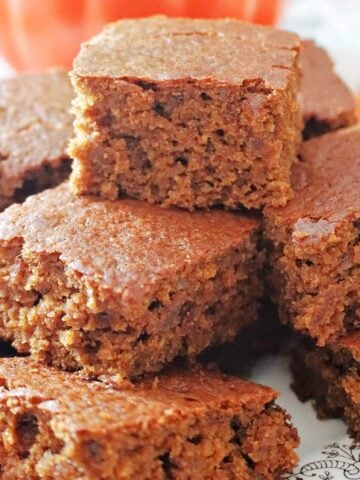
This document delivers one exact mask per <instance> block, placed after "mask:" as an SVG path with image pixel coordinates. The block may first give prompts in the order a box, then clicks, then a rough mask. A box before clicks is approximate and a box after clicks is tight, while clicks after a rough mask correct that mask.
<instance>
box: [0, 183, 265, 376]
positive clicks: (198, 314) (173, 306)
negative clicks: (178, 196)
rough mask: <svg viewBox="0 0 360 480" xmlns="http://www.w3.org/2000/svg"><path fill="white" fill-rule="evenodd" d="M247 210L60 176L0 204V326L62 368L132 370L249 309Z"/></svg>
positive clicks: (242, 320)
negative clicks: (119, 196)
mask: <svg viewBox="0 0 360 480" xmlns="http://www.w3.org/2000/svg"><path fill="white" fill-rule="evenodd" d="M258 229H259V220H258V219H256V218H251V217H249V216H245V215H240V214H232V213H227V212H223V211H220V210H219V211H212V212H198V213H197V212H194V213H190V212H186V211H181V210H177V209H163V208H160V207H158V206H153V205H149V204H146V203H143V202H139V201H136V200H130V199H127V200H116V201H106V200H99V198H93V197H76V196H74V195H72V194H71V193H70V191H69V188H68V185H67V184H63V185H61V186H59V187H57V188H56V189H52V190H47V191H46V192H43V193H41V194H38V195H34V196H32V197H29V198H28V199H27V201H26V202H25V203H23V204H22V205H13V206H11V207H10V208H8V209H7V210H6V211H5V212H3V213H2V214H1V215H0V262H1V268H0V291H1V292H2V295H1V300H0V312H1V313H0V319H1V323H0V336H1V337H2V338H4V339H9V340H12V341H13V343H14V346H15V347H16V348H17V349H18V350H19V351H20V352H29V351H30V352H31V353H32V355H33V357H34V358H36V359H39V360H41V361H44V360H45V361H48V362H51V363H54V364H56V365H60V366H61V367H64V368H71V369H78V368H82V367H86V368H87V369H88V370H89V371H91V372H103V371H108V370H115V371H117V372H119V373H121V374H123V375H126V376H128V375H130V376H133V375H137V374H141V373H143V372H145V371H153V370H157V369H159V368H160V367H161V366H162V365H163V364H164V363H166V362H168V361H170V360H171V359H172V358H174V357H175V356H178V355H186V356H189V357H194V356H195V355H197V354H198V353H199V352H200V351H201V350H203V349H204V348H205V347H207V346H209V345H212V344H219V343H222V342H224V341H227V340H230V339H232V338H234V336H235V335H236V333H237V332H238V331H239V330H240V328H241V327H242V326H244V325H247V324H249V323H251V322H252V321H253V320H255V319H256V311H257V300H258V298H259V296H260V295H261V282H260V281H259V279H258V275H257V274H258V270H259V269H260V266H261V263H262V254H261V252H260V251H259V248H258V245H257V237H258Z"/></svg>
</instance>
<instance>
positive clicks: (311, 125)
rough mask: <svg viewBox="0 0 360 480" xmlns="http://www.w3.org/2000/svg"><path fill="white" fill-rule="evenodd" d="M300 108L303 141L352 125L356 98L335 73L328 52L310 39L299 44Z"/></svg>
mask: <svg viewBox="0 0 360 480" xmlns="http://www.w3.org/2000/svg"><path fill="white" fill-rule="evenodd" d="M301 47H302V48H301V52H300V58H299V61H300V68H301V79H300V107H301V111H302V113H303V117H304V122H305V129H304V132H303V135H304V138H305V139H308V138H310V137H315V136H317V135H320V134H323V133H325V132H328V131H331V130H336V129H338V128H341V127H346V126H349V125H352V124H353V123H355V98H354V96H353V95H352V93H351V91H350V90H349V89H348V88H347V86H346V85H345V83H344V82H343V81H342V80H341V78H340V77H339V76H338V75H337V74H336V72H335V71H334V64H333V62H332V60H331V58H330V57H329V55H328V54H327V52H326V51H325V50H324V49H322V48H321V47H318V46H317V45H316V44H315V43H314V42H312V41H311V40H304V41H302V42H301Z"/></svg>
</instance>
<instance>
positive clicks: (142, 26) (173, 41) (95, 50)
mask: <svg viewBox="0 0 360 480" xmlns="http://www.w3.org/2000/svg"><path fill="white" fill-rule="evenodd" d="M299 48H300V40H299V38H298V37H297V35H294V34H291V33H287V32H282V31H275V30H273V29H271V28H267V27H260V26H254V25H248V24H245V23H242V22H239V21H235V20H191V19H187V20H185V19H169V18H166V17H151V18H148V19H141V20H137V21H136V22H134V21H128V20H125V21H119V22H117V23H114V24H110V25H109V26H107V27H106V28H105V29H104V31H103V32H102V33H101V34H100V35H98V36H97V37H95V38H93V39H92V40H90V41H89V42H87V43H85V44H83V46H82V48H81V51H80V53H79V55H78V57H77V58H76V59H75V61H74V67H73V71H72V82H73V85H74V88H75V91H76V94H77V98H76V100H75V101H74V112H75V114H76V121H75V130H76V135H75V138H74V139H73V140H72V141H71V143H70V149H69V151H70V153H71V156H72V157H73V158H74V169H73V173H72V177H71V178H72V180H71V184H72V189H73V190H74V192H76V193H77V194H86V193H90V194H97V195H100V196H102V197H106V198H110V199H115V198H117V197H118V196H119V195H121V194H122V193H125V194H127V195H129V196H131V197H135V198H138V199H142V200H145V201H147V202H150V203H161V204H163V205H177V206H180V207H183V208H186V209H189V210H193V209H195V208H196V207H201V208H206V207H210V206H213V205H225V206H226V207H229V208H238V207H239V206H245V207H246V208H261V207H262V206H263V205H264V204H269V205H274V206H276V205H283V204H285V203H286V201H287V200H288V198H289V197H290V196H291V189H290V185H289V176H290V174H289V172H290V167H291V165H292V164H293V162H294V160H295V157H296V150H297V147H298V143H299V140H300V136H301V135H300V134H301V121H300V112H299V105H298V101H297V95H298V83H299V72H298V51H299Z"/></svg>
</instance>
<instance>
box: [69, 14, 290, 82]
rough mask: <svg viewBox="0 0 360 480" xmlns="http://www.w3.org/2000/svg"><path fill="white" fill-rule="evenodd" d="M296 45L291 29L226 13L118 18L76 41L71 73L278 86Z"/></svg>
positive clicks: (286, 78) (285, 76) (286, 76)
mask: <svg viewBox="0 0 360 480" xmlns="http://www.w3.org/2000/svg"><path fill="white" fill-rule="evenodd" d="M299 48H300V40H299V37H298V36H297V35H295V34H292V33H288V32H284V31H280V30H275V29H272V28H269V27H260V26H255V25H251V24H247V23H244V22H241V21H237V20H231V19H224V20H196V19H170V18H167V17H162V16H158V17H149V18H144V19H139V20H121V21H118V22H116V23H112V24H109V25H108V26H106V27H105V29H104V30H103V32H102V33H100V34H99V35H98V36H96V37H94V38H93V39H91V40H90V41H88V42H86V43H84V44H83V45H82V47H81V50H80V53H79V55H78V56H77V58H76V59H75V61H74V74H75V75H76V76H80V77H110V78H116V79H123V80H126V81H134V80H136V79H140V80H144V81H152V82H162V81H172V82H176V81H180V80H186V81H188V80H189V79H190V80H194V81H196V80H197V81H199V80H200V81H209V82H218V83H221V84H232V85H242V84H244V83H246V82H250V83H251V84H259V83H260V84H261V85H262V86H263V87H265V88H268V89H284V88H286V87H287V85H288V81H289V77H290V76H291V75H293V74H294V71H295V69H296V64H297V56H298V50H299Z"/></svg>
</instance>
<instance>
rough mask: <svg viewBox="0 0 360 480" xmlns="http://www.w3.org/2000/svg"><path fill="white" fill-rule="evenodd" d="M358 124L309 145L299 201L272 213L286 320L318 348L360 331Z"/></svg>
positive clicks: (277, 285) (297, 185) (297, 186)
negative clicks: (313, 341) (310, 339)
mask: <svg viewBox="0 0 360 480" xmlns="http://www.w3.org/2000/svg"><path fill="white" fill-rule="evenodd" d="M359 184H360V126H357V125H356V126H354V127H350V128H347V129H341V130H338V131H337V132H334V133H328V134H325V135H323V136H321V137H319V138H315V139H312V140H309V141H307V142H305V143H304V144H303V146H302V149H301V157H300V161H299V162H298V164H297V165H296V166H295V167H294V169H293V175H292V186H293V189H294V198H293V199H292V200H291V201H290V202H289V203H288V205H287V206H286V207H284V208H279V209H268V210H267V212H266V234H267V236H268V238H269V239H271V241H272V253H271V255H270V257H271V258H270V261H271V267H272V270H271V272H270V285H271V288H272V295H273V298H274V299H275V300H276V301H277V302H278V303H279V305H280V315H281V317H282V319H283V320H284V321H285V322H290V323H291V324H292V325H293V326H294V327H295V329H296V330H300V331H302V332H305V333H306V334H308V335H310V336H311V337H313V338H315V339H316V340H317V342H318V344H319V345H321V346H322V345H325V344H326V343H327V342H329V341H330V340H332V339H335V338H337V337H338V336H339V335H343V334H345V333H346V332H348V331H351V330H357V329H359V327H360V290H359V285H360V243H359V242H360V196H359Z"/></svg>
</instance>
